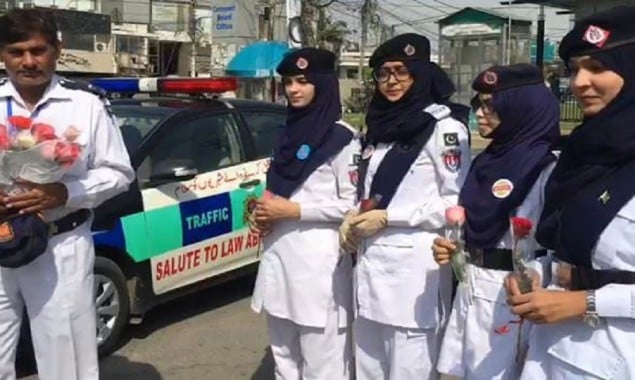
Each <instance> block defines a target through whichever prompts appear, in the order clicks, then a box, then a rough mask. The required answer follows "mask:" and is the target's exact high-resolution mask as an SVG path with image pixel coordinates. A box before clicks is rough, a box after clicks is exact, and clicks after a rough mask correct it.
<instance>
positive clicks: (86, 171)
mask: <svg viewBox="0 0 635 380" xmlns="http://www.w3.org/2000/svg"><path fill="white" fill-rule="evenodd" d="M63 81H65V79H61V78H59V77H58V76H53V78H52V80H51V84H50V86H49V87H48V88H47V89H46V91H45V92H44V95H43V96H42V98H41V99H40V101H39V102H38V104H37V105H36V106H35V108H34V110H33V112H31V111H29V110H28V108H27V107H26V104H25V102H24V101H23V100H22V98H21V97H20V95H19V94H18V92H17V91H16V89H15V88H14V87H13V84H12V83H11V81H9V80H6V81H5V82H4V83H2V84H1V85H0V115H2V116H3V117H5V118H6V115H7V98H11V99H12V113H13V116H26V117H34V122H41V123H46V124H49V125H51V126H52V127H53V128H55V132H56V135H57V136H60V137H61V136H63V134H64V132H65V131H66V130H67V129H68V127H70V126H73V127H75V128H76V129H78V130H79V132H80V133H79V136H78V137H77V140H76V141H75V142H76V143H78V144H79V145H81V147H82V148H81V149H82V151H81V154H80V157H79V158H78V160H77V161H76V162H75V164H74V165H73V166H72V167H71V168H70V169H69V171H68V172H67V173H66V174H65V175H64V177H63V178H62V183H64V184H65V185H66V187H67V189H68V201H67V202H66V205H65V206H64V207H60V208H57V209H54V210H47V211H46V212H45V213H44V217H45V219H47V220H49V221H52V220H57V219H59V218H61V217H62V216H64V215H66V214H68V213H70V212H72V211H75V210H77V209H81V208H88V209H92V208H95V207H97V206H99V205H100V204H101V203H103V202H104V201H106V200H107V199H109V198H111V197H113V196H115V195H117V194H119V193H121V192H124V191H126V190H127V189H128V186H129V184H130V183H131V182H132V181H133V180H134V178H135V173H134V171H133V169H132V167H131V166H130V159H129V157H128V152H127V151H126V147H125V146H124V143H123V140H122V137H121V132H120V131H119V127H118V125H117V122H116V121H115V120H114V119H113V117H111V116H110V115H109V113H108V111H107V109H106V105H105V104H104V101H102V100H101V99H99V97H98V96H96V95H94V94H92V93H90V92H87V91H82V90H71V89H69V88H65V87H64V86H62V84H61V83H63Z"/></svg>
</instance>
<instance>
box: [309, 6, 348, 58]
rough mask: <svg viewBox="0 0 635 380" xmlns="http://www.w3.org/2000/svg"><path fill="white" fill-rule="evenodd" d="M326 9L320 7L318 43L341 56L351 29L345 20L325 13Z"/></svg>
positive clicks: (320, 46)
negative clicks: (333, 17) (336, 18)
mask: <svg viewBox="0 0 635 380" xmlns="http://www.w3.org/2000/svg"><path fill="white" fill-rule="evenodd" d="M324 9H325V8H318V15H319V17H318V22H317V33H316V44H317V46H318V47H319V48H322V49H327V50H330V51H332V52H333V53H335V55H336V56H338V57H339V55H340V50H341V49H342V45H343V44H344V42H345V40H346V36H347V35H348V34H349V33H350V31H349V30H348V26H347V25H346V23H345V22H344V21H341V20H337V21H333V19H332V18H331V17H330V16H327V15H326V14H325V10H324Z"/></svg>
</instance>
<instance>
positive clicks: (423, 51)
mask: <svg viewBox="0 0 635 380" xmlns="http://www.w3.org/2000/svg"><path fill="white" fill-rule="evenodd" d="M403 60H420V61H424V62H429V61H430V40H428V39H427V38H426V37H424V36H422V35H420V34H415V33H406V34H400V35H398V36H396V37H393V38H391V39H389V40H388V41H386V42H384V43H383V44H381V45H379V46H378V47H377V49H375V51H374V52H373V55H371V57H370V60H369V61H368V65H369V66H370V67H372V68H377V67H379V66H381V65H382V64H383V63H384V62H386V61H403Z"/></svg>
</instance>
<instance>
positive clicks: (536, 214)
mask: <svg viewBox="0 0 635 380" xmlns="http://www.w3.org/2000/svg"><path fill="white" fill-rule="evenodd" d="M555 165H556V163H555V162H554V163H551V164H549V165H548V166H547V167H546V168H545V169H543V171H542V173H541V174H540V176H539V177H538V179H537V180H536V182H535V183H534V185H533V186H532V187H531V189H530V190H529V193H528V194H527V196H526V198H525V200H524V201H523V203H522V204H520V206H518V208H517V209H516V215H517V216H520V217H524V218H528V219H530V220H531V221H532V222H533V225H534V229H533V230H532V231H531V236H530V237H529V238H530V239H531V240H532V241H531V242H530V243H529V244H528V245H527V247H528V248H529V249H531V250H536V249H540V245H539V244H538V243H537V242H536V241H535V240H534V239H533V234H534V233H535V226H536V224H537V222H538V220H539V219H540V214H541V212H542V208H543V205H544V188H545V184H546V183H547V180H548V179H549V176H550V175H551V172H552V171H553V168H554V167H555ZM468 212H469V211H468ZM512 244H513V242H512V236H511V231H510V232H507V233H506V234H505V235H504V236H503V238H502V239H501V241H500V242H499V243H498V245H497V246H496V247H495V248H502V249H512ZM467 273H468V276H469V280H468V281H466V282H465V283H460V284H459V285H458V287H457V292H456V297H455V299H454V304H453V307H452V314H451V315H450V320H449V321H448V325H447V327H446V330H445V335H444V337H443V343H442V346H441V353H440V355H439V362H438V364H437V369H438V370H439V372H441V373H445V374H449V375H453V376H457V377H463V378H465V379H473V380H477V379H478V380H490V379H501V380H502V379H510V380H511V379H515V378H517V377H518V370H519V368H517V366H518V364H516V362H515V355H516V337H517V328H518V326H519V325H518V323H515V322H514V321H517V320H518V317H517V316H515V315H514V314H512V313H511V310H510V308H509V305H508V304H507V301H506V299H507V292H506V291H505V288H504V285H503V283H504V280H505V277H507V275H508V274H509V272H507V271H502V270H495V269H486V268H482V267H478V266H475V265H471V264H468V266H467ZM530 326H531V324H530V323H524V324H523V329H524V330H523V338H524V339H523V340H524V342H525V343H523V346H526V341H527V337H528V335H527V333H528V331H529V327H530Z"/></svg>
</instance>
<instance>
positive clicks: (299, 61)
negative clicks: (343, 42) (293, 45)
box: [276, 47, 335, 76]
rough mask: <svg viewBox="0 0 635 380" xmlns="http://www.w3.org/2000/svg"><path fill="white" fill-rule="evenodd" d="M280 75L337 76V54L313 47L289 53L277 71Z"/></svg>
mask: <svg viewBox="0 0 635 380" xmlns="http://www.w3.org/2000/svg"><path fill="white" fill-rule="evenodd" d="M276 71H277V72H278V74H280V75H285V76H289V75H303V74H309V73H314V74H335V54H333V53H331V52H330V51H328V50H324V49H316V48H312V47H306V48H301V49H297V50H292V51H290V52H289V53H287V54H286V55H285V56H284V58H283V59H282V62H280V64H279V65H278V68H277V69H276Z"/></svg>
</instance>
